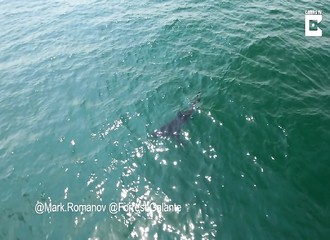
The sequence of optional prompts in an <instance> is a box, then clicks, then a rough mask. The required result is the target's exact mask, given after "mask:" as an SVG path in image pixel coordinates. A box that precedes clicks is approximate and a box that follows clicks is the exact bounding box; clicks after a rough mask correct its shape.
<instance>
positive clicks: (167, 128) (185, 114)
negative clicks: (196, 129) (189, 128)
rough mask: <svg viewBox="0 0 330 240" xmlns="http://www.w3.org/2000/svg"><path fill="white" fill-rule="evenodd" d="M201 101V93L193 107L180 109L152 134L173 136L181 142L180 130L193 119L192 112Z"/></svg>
mask: <svg viewBox="0 0 330 240" xmlns="http://www.w3.org/2000/svg"><path fill="white" fill-rule="evenodd" d="M198 102H200V93H198V95H197V96H196V97H195V98H194V99H193V101H192V102H191V107H190V108H189V109H188V110H185V111H180V112H178V113H177V115H176V117H175V118H174V119H173V120H172V121H170V122H169V123H167V124H165V125H164V126H162V127H161V128H159V129H156V130H155V131H154V132H153V133H152V134H151V135H152V136H153V137H163V138H167V137H171V138H175V139H176V140H177V141H178V142H180V132H181V129H182V127H183V125H184V124H185V123H186V122H187V121H188V120H190V119H191V116H192V114H193V113H194V112H195V111H196V103H198Z"/></svg>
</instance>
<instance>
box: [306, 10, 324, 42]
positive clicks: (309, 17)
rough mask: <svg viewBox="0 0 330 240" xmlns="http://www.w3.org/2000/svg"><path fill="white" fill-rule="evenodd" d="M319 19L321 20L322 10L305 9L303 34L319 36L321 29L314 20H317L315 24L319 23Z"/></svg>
mask: <svg viewBox="0 0 330 240" xmlns="http://www.w3.org/2000/svg"><path fill="white" fill-rule="evenodd" d="M321 21H322V11H320V10H306V11H305V36H307V37H321V36H322V29H320V28H319V27H318V26H316V24H315V22H317V24H319V23H320V22H321ZM311 27H312V28H311Z"/></svg>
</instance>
